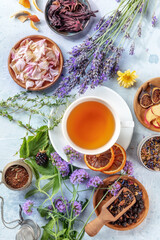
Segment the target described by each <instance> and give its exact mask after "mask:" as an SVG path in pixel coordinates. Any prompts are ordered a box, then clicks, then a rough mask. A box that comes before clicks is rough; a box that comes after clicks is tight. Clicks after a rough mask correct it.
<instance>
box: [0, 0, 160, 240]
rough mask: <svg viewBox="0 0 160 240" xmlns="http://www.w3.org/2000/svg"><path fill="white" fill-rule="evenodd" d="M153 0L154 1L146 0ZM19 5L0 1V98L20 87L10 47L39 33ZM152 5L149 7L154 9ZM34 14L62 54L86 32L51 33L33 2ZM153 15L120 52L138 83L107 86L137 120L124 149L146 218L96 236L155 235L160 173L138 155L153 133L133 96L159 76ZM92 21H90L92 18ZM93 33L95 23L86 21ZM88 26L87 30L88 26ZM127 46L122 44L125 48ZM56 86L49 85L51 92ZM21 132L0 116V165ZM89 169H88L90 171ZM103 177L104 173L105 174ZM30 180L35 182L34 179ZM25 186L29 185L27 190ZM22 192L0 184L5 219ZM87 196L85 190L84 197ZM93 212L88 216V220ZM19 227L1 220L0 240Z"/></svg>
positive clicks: (124, 239)
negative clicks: (132, 44) (142, 191)
mask: <svg viewBox="0 0 160 240" xmlns="http://www.w3.org/2000/svg"><path fill="white" fill-rule="evenodd" d="M45 2H46V1H44V0H41V1H39V5H40V7H41V9H44V6H45ZM150 2H152V3H153V2H155V1H150ZM90 3H91V6H92V9H99V11H100V13H99V14H98V18H99V17H100V16H102V15H103V14H105V13H106V12H110V11H111V10H112V9H114V8H115V7H116V6H117V3H116V1H114V0H98V1H96V0H90ZM22 9H23V7H22V6H21V5H19V4H18V1H17V0H7V1H6V0H3V1H2V0H1V6H0V99H2V98H6V97H8V96H12V95H14V94H15V93H18V92H19V91H21V90H22V88H21V87H19V86H18V85H17V84H16V83H15V82H14V81H13V80H12V78H11V77H10V75H9V73H8V69H7V58H8V54H9V51H10V49H11V47H12V46H13V45H14V44H15V43H16V42H17V41H18V40H19V39H21V38H23V37H25V36H27V35H33V34H37V32H36V31H35V30H33V29H31V28H30V26H29V22H25V23H24V24H22V23H21V22H19V21H18V20H16V19H10V18H9V16H11V15H12V14H13V13H14V12H16V11H18V10H22ZM152 9H153V6H152V5H151V6H150V7H149V10H152ZM32 13H34V14H37V15H38V16H39V18H40V19H41V23H40V24H39V26H38V27H39V29H40V30H39V32H38V34H42V35H45V36H47V37H49V38H51V39H53V40H54V41H55V42H57V43H58V45H59V46H60V48H61V49H62V52H63V55H64V57H65V58H66V57H67V52H68V51H70V50H71V48H72V46H74V45H75V44H77V43H80V42H81V41H82V40H83V39H84V37H83V36H81V38H80V36H79V35H78V36H76V37H74V38H63V37H62V36H59V35H56V34H55V33H53V32H52V31H51V30H50V29H49V28H48V26H47V25H46V23H45V20H44V16H43V14H42V13H39V12H37V11H36V10H35V8H33V7H32ZM151 14H152V12H150V11H149V12H148V13H147V18H146V19H145V20H144V22H143V30H142V35H143V37H142V38H141V39H138V40H137V44H136V55H134V56H129V55H128V54H127V52H125V53H124V56H123V59H122V61H121V70H126V69H128V68H130V69H131V70H136V72H137V74H138V75H139V78H138V81H137V83H136V85H135V86H134V87H133V88H131V89H124V88H122V87H119V85H118V84H117V82H116V79H111V80H110V81H108V82H107V83H106V84H105V85H106V86H108V87H110V88H112V89H114V90H115V91H117V92H118V93H119V94H120V95H121V96H122V97H123V98H124V99H125V100H126V102H127V103H128V105H129V107H130V109H131V111H132V113H133V118H134V121H135V130H134V135H133V139H132V142H131V144H130V147H129V149H128V150H127V159H128V160H131V161H132V162H133V165H134V169H135V176H136V178H137V179H138V180H139V181H140V182H141V183H142V184H143V185H144V186H145V188H146V190H147V192H148V194H149V199H150V208H149V213H148V216H147V218H146V220H145V221H144V222H143V223H142V224H141V225H140V226H138V227H137V228H136V229H133V230H130V231H126V232H119V231H114V230H112V229H109V228H107V227H104V228H103V229H102V230H101V231H100V233H99V234H98V235H97V236H96V237H94V238H93V239H95V240H105V239H108V240H135V239H136V240H159V239H160V236H159V224H160V187H159V181H160V175H159V173H154V172H150V171H148V170H147V169H145V168H144V167H143V166H142V165H141V164H140V162H139V161H138V159H137V155H136V148H137V144H138V143H139V142H140V140H141V139H142V138H143V136H148V135H151V134H152V132H151V131H149V130H147V129H145V128H144V127H143V126H142V125H141V124H140V123H139V122H138V121H137V119H136V117H135V115H134V112H133V99H134V95H135V93H136V90H137V89H138V87H139V86H140V85H141V84H142V83H143V82H145V81H146V80H148V79H150V78H153V77H157V76H159V75H160V67H159V57H160V56H159V55H160V30H159V26H158V27H157V28H156V29H154V30H153V28H152V27H151V21H150V18H151ZM94 21H95V20H92V23H94ZM90 28H91V29H90V31H89V32H88V34H89V33H91V31H92V29H93V26H91V25H90ZM88 30H89V29H88ZM128 47H129V46H126V48H128ZM53 89H54V88H51V89H50V90H48V92H51V91H53ZM24 135H25V131H24V130H23V129H22V128H19V127H18V126H16V125H15V124H13V123H10V122H8V120H6V119H3V118H0V169H3V168H4V166H5V165H6V164H7V163H8V162H10V161H13V160H16V159H17V157H16V156H14V154H15V152H16V151H17V150H18V149H19V146H20V144H21V138H22V137H23V136H24ZM91 174H92V173H91ZM103 178H104V175H103ZM33 184H34V182H33ZM27 191H28V190H27ZM25 192H26V191H24V192H14V191H10V190H8V189H7V188H6V187H5V186H4V185H1V186H0V195H1V196H3V197H4V199H5V208H4V210H5V219H6V221H11V220H13V219H16V218H17V217H18V204H19V203H20V204H22V203H23V202H24V195H25ZM82 197H83V198H85V195H83V196H82ZM34 201H35V203H36V204H37V205H38V204H40V203H41V202H42V201H43V196H41V195H35V197H34ZM92 210H93V207H92V203H91V204H90V206H89V207H88V209H87V210H86V211H85V213H84V214H83V215H82V216H81V218H83V220H85V219H86V218H87V216H88V215H89V214H90V212H91V211H92ZM94 217H95V214H94V215H93V216H92V219H93V218H94ZM33 219H34V220H35V221H37V223H38V224H39V225H40V226H43V225H44V223H45V222H44V221H43V219H42V218H41V217H40V216H39V214H38V213H36V212H35V214H34V215H33ZM17 230H18V229H15V230H8V229H6V228H5V227H4V226H3V225H2V223H1V221H0V240H6V239H7V240H14V239H15V234H16V232H17ZM89 239H91V238H90V237H88V236H87V235H85V236H84V240H89Z"/></svg>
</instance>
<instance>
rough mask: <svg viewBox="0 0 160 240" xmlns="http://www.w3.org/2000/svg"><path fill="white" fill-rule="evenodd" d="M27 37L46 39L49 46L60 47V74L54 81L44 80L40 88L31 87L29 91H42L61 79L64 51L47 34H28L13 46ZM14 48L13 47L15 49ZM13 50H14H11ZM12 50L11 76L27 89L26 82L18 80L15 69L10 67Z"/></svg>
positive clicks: (15, 47) (35, 39) (37, 39)
mask: <svg viewBox="0 0 160 240" xmlns="http://www.w3.org/2000/svg"><path fill="white" fill-rule="evenodd" d="M27 38H30V39H31V40H33V41H35V42H37V41H39V40H42V39H45V40H46V42H47V45H48V46H49V47H52V46H56V48H57V49H58V51H59V53H60V64H59V74H58V75H57V76H56V77H55V78H54V81H53V82H47V81H46V82H44V84H43V85H42V86H41V87H39V88H35V87H30V88H29V91H40V90H44V89H46V88H49V87H51V86H52V85H53V84H55V82H56V81H57V80H58V79H59V77H60V76H61V73H62V69H63V55H62V52H61V49H60V48H59V47H58V45H57V44H56V43H55V42H54V41H52V40H51V39H49V38H47V37H45V36H41V35H30V36H27V37H24V38H22V39H21V40H19V41H18V42H17V43H16V44H15V45H14V46H13V48H14V49H17V48H18V47H19V45H20V43H21V42H22V41H23V40H25V39H27ZM13 48H12V49H13ZM11 51H12V50H11ZM11 51H10V54H9V57H8V70H9V73H10V75H11V77H12V78H13V80H14V81H15V82H16V83H17V84H18V85H19V86H21V87H22V88H25V89H26V86H25V83H22V82H21V81H20V80H18V79H17V78H16V75H15V73H14V71H13V69H12V68H11V67H10V63H11Z"/></svg>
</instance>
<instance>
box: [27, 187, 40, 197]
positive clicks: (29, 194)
mask: <svg viewBox="0 0 160 240" xmlns="http://www.w3.org/2000/svg"><path fill="white" fill-rule="evenodd" d="M38 192H39V191H38V189H36V188H34V189H32V190H30V191H29V192H27V193H26V195H25V198H29V197H31V196H33V195H34V194H35V193H38Z"/></svg>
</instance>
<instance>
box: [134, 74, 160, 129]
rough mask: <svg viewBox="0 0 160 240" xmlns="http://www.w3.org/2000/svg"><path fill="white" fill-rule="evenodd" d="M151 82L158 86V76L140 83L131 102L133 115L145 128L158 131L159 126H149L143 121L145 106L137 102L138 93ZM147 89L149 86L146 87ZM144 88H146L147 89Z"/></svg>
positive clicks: (159, 84)
mask: <svg viewBox="0 0 160 240" xmlns="http://www.w3.org/2000/svg"><path fill="white" fill-rule="evenodd" d="M149 83H151V84H153V85H154V86H156V87H160V77H157V78H152V79H150V80H148V81H147V82H145V83H144V84H142V85H141V86H140V88H139V89H138V90H137V92H136V95H135V97H134V103H133V106H134V112H135V115H136V117H137V119H138V121H139V122H140V123H141V124H142V125H143V126H144V127H146V128H148V129H149V130H151V131H155V132H160V128H155V127H154V126H153V125H152V124H151V125H150V126H149V125H147V124H146V123H145V120H144V114H145V111H146V109H145V108H142V107H141V105H140V104H139V99H138V97H139V94H140V92H141V90H142V88H143V89H145V88H146V87H147V85H148V84H149ZM147 89H149V87H148V88H147ZM147 89H146V90H147Z"/></svg>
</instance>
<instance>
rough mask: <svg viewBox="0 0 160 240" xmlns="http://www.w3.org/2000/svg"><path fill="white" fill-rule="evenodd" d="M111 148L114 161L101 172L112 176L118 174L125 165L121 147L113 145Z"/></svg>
mask: <svg viewBox="0 0 160 240" xmlns="http://www.w3.org/2000/svg"><path fill="white" fill-rule="evenodd" d="M112 148H113V151H114V161H113V163H112V165H111V166H110V167H109V168H108V169H106V170H105V171H104V170H102V172H103V173H105V174H114V173H117V172H119V171H120V170H122V169H123V168H124V166H125V163H126V152H125V150H124V149H123V147H121V146H120V145H119V144H117V143H115V144H114V145H113V147H112Z"/></svg>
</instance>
